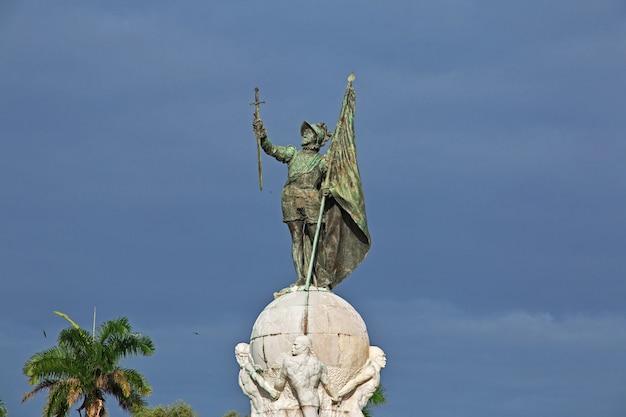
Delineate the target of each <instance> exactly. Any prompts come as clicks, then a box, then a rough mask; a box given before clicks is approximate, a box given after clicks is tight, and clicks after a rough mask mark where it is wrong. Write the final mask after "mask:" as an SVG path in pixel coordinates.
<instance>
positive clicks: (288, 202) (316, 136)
mask: <svg viewBox="0 0 626 417" xmlns="http://www.w3.org/2000/svg"><path fill="white" fill-rule="evenodd" d="M253 128H254V132H255V135H256V136H257V138H259V140H260V144H261V147H262V148H263V150H264V151H265V153H266V154H268V155H270V156H273V157H274V158H276V160H278V161H280V162H283V163H285V164H287V167H288V168H287V182H286V183H285V186H284V187H283V192H282V195H281V206H282V212H283V222H285V223H286V224H287V227H288V228H289V233H290V234H291V256H292V258H293V265H294V267H295V269H296V273H297V275H298V280H297V282H296V285H305V283H306V278H307V277H306V276H307V272H308V264H309V259H310V258H311V250H312V243H313V238H314V236H315V231H316V229H317V223H318V218H319V214H320V207H321V201H322V194H321V187H322V181H323V179H324V175H325V173H326V166H325V164H324V159H325V157H324V155H321V154H320V153H319V150H320V148H321V147H322V146H324V143H325V142H326V141H327V140H328V137H329V135H330V134H329V132H328V130H327V128H326V125H325V124H324V123H318V124H310V123H308V122H306V121H304V122H302V125H301V127H300V134H301V135H302V149H300V150H298V149H296V148H295V146H293V145H289V146H277V145H274V144H273V143H272V142H271V141H270V140H269V139H268V137H267V132H266V130H265V127H264V126H263V122H262V121H261V119H255V120H254V122H253ZM318 265H319V262H316V265H315V267H316V268H314V274H313V276H314V278H312V279H314V281H313V282H314V283H315V286H317V287H328V286H329V285H330V284H329V283H328V282H316V281H315V280H317V278H318V275H320V274H319V273H317V272H319V271H318V270H319V267H318Z"/></svg>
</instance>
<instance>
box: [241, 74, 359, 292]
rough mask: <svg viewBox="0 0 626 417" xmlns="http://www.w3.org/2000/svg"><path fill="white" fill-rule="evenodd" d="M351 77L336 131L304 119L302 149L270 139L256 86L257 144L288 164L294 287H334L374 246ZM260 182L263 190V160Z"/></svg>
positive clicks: (286, 207) (286, 201) (287, 218)
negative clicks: (360, 164) (325, 148)
mask: <svg viewBox="0 0 626 417" xmlns="http://www.w3.org/2000/svg"><path fill="white" fill-rule="evenodd" d="M352 81H354V75H353V74H351V75H350V77H348V87H347V88H346V93H345V96H344V99H343V103H342V107H341V112H340V116H339V121H338V122H337V126H336V128H335V131H334V133H331V132H329V130H328V129H327V127H326V124H324V123H317V124H312V123H309V122H307V121H304V122H302V125H301V126H300V134H301V136H302V142H301V145H302V149H296V147H295V146H293V145H288V146H277V145H274V144H273V143H272V142H271V141H270V140H269V139H268V137H267V131H266V129H265V126H264V125H263V121H262V120H261V118H260V115H259V104H261V103H263V102H260V101H259V98H258V88H257V89H255V102H254V103H252V104H254V105H255V112H254V120H253V124H252V125H253V130H254V133H255V136H256V138H257V146H260V147H261V148H262V149H263V151H265V153H266V154H268V155H270V156H272V157H274V158H276V159H277V160H278V161H280V162H283V163H286V164H287V166H288V169H287V171H288V175H287V182H286V183H285V186H284V188H283V192H282V196H281V201H282V211H283V222H285V223H286V224H287V227H288V228H289V232H290V234H291V240H292V245H291V254H292V258H293V264H294V267H295V270H296V274H297V276H298V279H297V281H296V283H295V285H297V286H300V285H304V286H305V287H306V289H308V286H309V285H310V284H311V283H312V284H313V285H314V286H316V287H318V288H327V289H332V288H333V287H335V286H336V285H337V284H338V283H339V282H341V281H342V280H343V279H344V278H345V277H346V276H348V275H349V274H350V273H351V272H352V271H353V270H354V268H356V267H357V265H358V264H359V263H360V262H361V261H362V260H363V259H364V258H365V255H366V254H367V252H368V250H369V248H370V236H369V231H368V228H367V220H366V216H365V201H364V198H363V190H362V185H361V177H360V174H359V170H358V166H357V162H356V142H355V134H354V111H355V101H356V99H355V93H354V89H353V87H352ZM331 137H332V143H331V145H330V148H329V150H328V152H327V154H326V155H321V154H320V153H319V151H320V149H321V148H322V146H324V144H325V143H326V141H328V139H329V138H331ZM259 184H260V186H261V188H262V180H261V162H260V159H259ZM311 280H313V281H312V282H311Z"/></svg>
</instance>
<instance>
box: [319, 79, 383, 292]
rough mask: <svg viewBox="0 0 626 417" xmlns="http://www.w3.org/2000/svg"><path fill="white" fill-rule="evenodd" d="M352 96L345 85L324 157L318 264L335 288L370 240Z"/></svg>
mask: <svg viewBox="0 0 626 417" xmlns="http://www.w3.org/2000/svg"><path fill="white" fill-rule="evenodd" d="M355 103H356V95H355V92H354V88H353V87H352V81H351V80H350V82H349V83H348V86H347V88H346V93H345V95H344V98H343V103H342V105H341V112H340V115H339V120H338V121H337V126H336V128H335V132H334V133H333V139H332V143H331V145H330V148H329V149H328V152H327V154H326V164H327V174H326V175H327V176H326V184H325V186H326V188H328V189H329V190H330V194H331V196H332V197H331V198H329V199H328V200H329V201H328V204H327V209H326V212H325V214H324V226H325V233H324V237H323V243H322V246H323V249H322V252H323V255H322V257H323V258H324V259H323V260H321V261H322V263H323V264H324V269H325V270H326V271H325V272H326V274H328V279H329V280H330V281H331V287H335V286H336V285H337V284H338V283H339V282H341V281H342V280H343V279H344V278H346V277H347V276H348V275H349V274H350V273H351V272H352V271H354V269H355V268H356V267H357V266H358V265H359V264H360V263H361V262H362V261H363V259H364V258H365V255H367V252H368V251H369V249H370V246H371V239H370V234H369V230H368V228H367V217H366V215H365V198H364V196H363V186H362V183H361V174H360V173H359V167H358V164H357V159H356V137H355V134H354V113H355Z"/></svg>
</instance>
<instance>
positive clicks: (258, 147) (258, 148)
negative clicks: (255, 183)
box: [250, 87, 265, 191]
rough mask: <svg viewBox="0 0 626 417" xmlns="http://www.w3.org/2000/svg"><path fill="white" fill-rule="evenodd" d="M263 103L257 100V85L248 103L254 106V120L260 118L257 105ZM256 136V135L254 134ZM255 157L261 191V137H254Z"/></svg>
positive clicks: (263, 102)
mask: <svg viewBox="0 0 626 417" xmlns="http://www.w3.org/2000/svg"><path fill="white" fill-rule="evenodd" d="M261 104H265V101H259V87H254V103H250V105H251V106H254V120H261V112H260V111H259V106H260V105H261ZM255 136H256V135H255ZM256 157H257V164H258V166H259V189H260V190H261V191H263V167H262V165H261V138H260V137H259V136H257V137H256Z"/></svg>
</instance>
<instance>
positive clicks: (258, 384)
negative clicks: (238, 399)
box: [235, 343, 280, 416]
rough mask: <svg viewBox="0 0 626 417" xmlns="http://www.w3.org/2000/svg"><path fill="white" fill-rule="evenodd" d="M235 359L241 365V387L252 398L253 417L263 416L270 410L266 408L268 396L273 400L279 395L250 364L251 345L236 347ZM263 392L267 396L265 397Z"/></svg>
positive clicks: (238, 345) (242, 344)
mask: <svg viewBox="0 0 626 417" xmlns="http://www.w3.org/2000/svg"><path fill="white" fill-rule="evenodd" d="M235 357H236V358H237V363H238V364H239V387H240V388H241V390H242V391H243V393H244V394H245V395H246V396H247V397H248V398H250V408H251V411H252V416H259V415H262V414H263V413H264V412H265V411H267V410H268V409H269V407H268V406H266V403H268V396H269V398H271V399H272V400H275V399H277V398H278V396H279V395H280V393H278V392H277V391H276V390H275V389H274V388H273V387H272V385H271V384H270V383H269V382H268V381H267V380H265V378H264V377H263V376H262V375H261V374H259V373H258V372H257V370H256V369H255V368H254V365H253V364H252V363H251V362H250V345H249V344H247V343H239V344H237V346H235ZM263 391H264V392H265V393H266V395H263Z"/></svg>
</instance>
